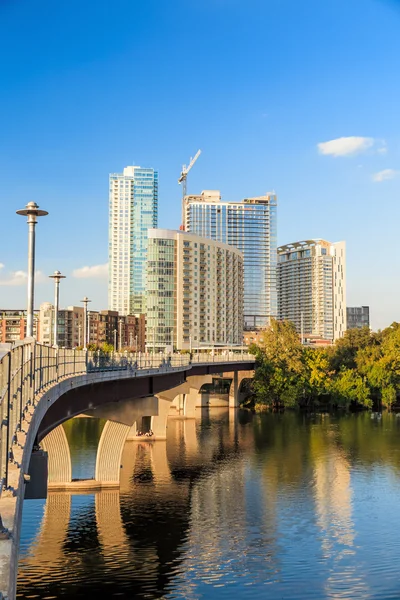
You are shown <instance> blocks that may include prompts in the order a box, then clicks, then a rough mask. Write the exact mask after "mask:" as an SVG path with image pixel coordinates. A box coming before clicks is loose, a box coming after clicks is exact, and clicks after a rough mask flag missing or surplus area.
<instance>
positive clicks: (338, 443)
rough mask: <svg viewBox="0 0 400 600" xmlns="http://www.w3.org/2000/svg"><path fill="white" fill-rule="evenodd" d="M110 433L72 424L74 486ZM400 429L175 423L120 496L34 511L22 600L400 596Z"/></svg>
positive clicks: (390, 422)
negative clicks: (105, 434) (102, 436)
mask: <svg viewBox="0 0 400 600" xmlns="http://www.w3.org/2000/svg"><path fill="white" fill-rule="evenodd" d="M102 425H103V423H102V422H100V421H97V420H95V419H74V420H72V421H70V422H69V423H67V424H66V430H67V435H68V436H69V438H70V440H71V446H72V459H73V477H76V478H85V477H93V476H94V462H95V450H96V443H97V439H98V436H99V434H100V432H101V427H102ZM399 507H400V418H399V419H398V418H396V417H395V416H394V415H389V414H384V415H383V416H382V418H376V417H374V416H371V415H370V414H368V413H362V414H352V415H342V416H329V415H308V416H305V415H299V414H294V413H285V414H283V415H281V414H264V415H256V416H253V415H251V414H250V413H248V412H243V413H242V412H239V413H236V414H233V413H232V411H231V414H229V411H224V410H221V411H218V409H214V410H211V411H210V412H209V413H206V414H204V415H203V416H202V417H201V416H200V415H199V417H198V418H196V419H192V420H186V421H184V420H179V419H171V420H170V421H169V426H168V439H167V442H166V443H165V442H161V441H159V442H146V441H143V442H139V443H137V442H127V444H126V446H125V450H124V454H123V457H122V469H121V488H120V490H118V491H115V490H113V491H103V492H100V493H98V494H90V495H70V494H66V493H55V492H53V493H49V497H48V499H47V501H38V500H28V501H26V502H25V504H24V515H23V525H22V536H21V553H20V565H19V579H18V598H26V599H28V598H30V599H32V598H40V599H42V600H45V599H46V600H49V599H58V598H62V599H65V600H72V599H76V598H99V599H103V598H104V599H107V598H118V599H119V598H121V599H127V598H168V599H172V598H188V599H193V600H195V599H197V598H210V599H213V598H231V597H233V595H234V596H235V598H271V599H275V598H276V599H282V598H284V599H300V600H303V599H304V600H309V599H314V598H315V599H318V600H322V599H325V598H326V599H327V598H330V599H356V598H360V599H361V598H362V599H365V598H374V599H385V600H387V599H389V598H393V599H394V598H396V599H399V598H400V578H399V575H398V565H399V553H400V535H399V533H400V524H399Z"/></svg>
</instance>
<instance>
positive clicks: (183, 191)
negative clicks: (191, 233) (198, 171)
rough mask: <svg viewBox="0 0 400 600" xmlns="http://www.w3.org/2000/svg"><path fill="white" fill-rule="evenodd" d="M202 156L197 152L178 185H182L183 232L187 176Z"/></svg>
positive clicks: (183, 169)
mask: <svg viewBox="0 0 400 600" xmlns="http://www.w3.org/2000/svg"><path fill="white" fill-rule="evenodd" d="M200 154H201V150H197V152H196V154H195V155H194V157H193V158H191V159H190V162H189V164H188V166H186V165H183V167H182V172H181V174H180V177H179V179H178V183H179V184H180V185H182V225H181V229H182V230H184V229H185V196H186V195H187V176H188V173H189V171H190V169H191V168H192V167H193V165H194V163H195V162H196V160H197V159H198V158H199V156H200Z"/></svg>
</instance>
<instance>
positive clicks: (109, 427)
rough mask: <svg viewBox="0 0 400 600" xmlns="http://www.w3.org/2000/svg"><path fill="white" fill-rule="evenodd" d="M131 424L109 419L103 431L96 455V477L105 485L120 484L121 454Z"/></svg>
mask: <svg viewBox="0 0 400 600" xmlns="http://www.w3.org/2000/svg"><path fill="white" fill-rule="evenodd" d="M130 429H131V428H130V426H129V425H123V424H122V423H114V422H113V421H107V423H106V424H105V425H104V427H103V431H102V433H101V437H100V441H99V446H98V449H97V457H96V471H95V479H96V481H99V482H101V484H102V485H103V486H107V485H109V486H119V473H120V469H121V456H122V451H123V449H124V445H125V441H126V438H127V437H128V434H129V431H130Z"/></svg>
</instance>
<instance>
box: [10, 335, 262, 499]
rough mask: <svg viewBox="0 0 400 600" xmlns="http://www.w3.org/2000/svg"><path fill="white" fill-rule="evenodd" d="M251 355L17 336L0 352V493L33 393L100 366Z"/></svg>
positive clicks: (160, 365)
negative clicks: (84, 345) (152, 350)
mask: <svg viewBox="0 0 400 600" xmlns="http://www.w3.org/2000/svg"><path fill="white" fill-rule="evenodd" d="M243 360H254V357H252V356H250V355H248V354H245V353H243V352H241V353H238V352H229V351H226V352H224V353H222V354H221V353H220V354H216V353H214V354H213V353H211V354H210V353H205V352H199V353H193V354H192V355H190V354H187V353H186V354H172V355H170V356H164V355H163V354H161V353H160V354H148V353H140V352H139V353H132V354H130V353H129V354H128V353H111V354H104V353H101V352H86V351H84V350H75V349H66V348H58V349H56V348H52V347H50V346H44V345H42V344H38V343H36V342H34V341H29V342H23V343H19V344H17V345H15V346H14V347H13V348H11V349H7V351H6V352H4V353H3V355H0V484H1V485H0V493H1V490H2V489H4V488H7V486H8V469H9V464H10V462H12V461H13V460H14V457H13V453H12V448H13V444H14V443H16V442H17V436H18V432H19V431H20V430H21V427H22V422H23V418H24V414H25V413H26V412H27V411H28V410H29V407H30V406H34V405H35V402H37V398H38V394H39V393H40V392H41V391H42V390H45V389H46V388H48V387H49V386H51V385H53V384H54V383H56V382H58V381H60V380H62V379H64V378H66V377H72V376H77V375H80V374H86V373H90V372H96V371H98V372H100V371H110V370H111V371H114V370H115V371H124V370H129V371H130V372H132V375H134V374H136V373H137V372H140V371H143V370H148V371H152V372H154V371H168V370H170V369H171V370H172V369H177V368H182V367H185V366H189V365H190V364H198V363H203V364H204V363H226V362H236V361H243Z"/></svg>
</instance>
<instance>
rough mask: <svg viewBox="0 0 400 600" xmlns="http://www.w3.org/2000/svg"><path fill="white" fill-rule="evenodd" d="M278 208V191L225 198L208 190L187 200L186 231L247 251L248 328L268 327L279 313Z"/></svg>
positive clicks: (245, 306)
mask: <svg viewBox="0 0 400 600" xmlns="http://www.w3.org/2000/svg"><path fill="white" fill-rule="evenodd" d="M276 210H277V197H276V195H275V194H274V193H272V194H266V195H265V196H260V197H258V198H246V199H245V200H243V201H242V202H222V201H221V195H220V192H219V191H217V190H207V191H203V192H202V193H201V194H200V195H199V196H186V198H185V200H184V216H185V229H186V231H189V232H191V233H196V234H197V235H201V236H203V237H207V238H211V239H213V240H218V241H219V242H224V243H226V244H230V245H232V246H235V247H236V248H238V250H240V251H241V252H243V259H244V308H243V311H244V322H245V328H246V329H257V328H259V327H265V326H266V325H267V324H268V323H269V320H270V317H271V316H272V317H276V315H277V298H276Z"/></svg>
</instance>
